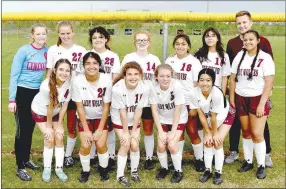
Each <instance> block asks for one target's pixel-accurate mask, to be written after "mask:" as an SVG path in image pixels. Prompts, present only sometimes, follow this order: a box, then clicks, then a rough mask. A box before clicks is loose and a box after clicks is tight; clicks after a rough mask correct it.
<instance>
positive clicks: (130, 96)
mask: <svg viewBox="0 0 286 189" xmlns="http://www.w3.org/2000/svg"><path fill="white" fill-rule="evenodd" d="M149 92H150V85H149V84H146V83H145V82H144V81H142V80H141V81H139V83H138V85H137V87H136V88H135V89H134V90H129V89H127V88H126V85H125V81H124V79H121V80H119V81H118V82H117V83H116V84H115V85H114V86H113V87H112V103H111V111H110V115H111V119H112V122H113V123H114V124H117V125H122V123H121V119H120V109H124V108H125V109H126V112H127V122H128V126H133V119H134V114H135V110H136V108H143V107H146V106H147V105H148V97H149Z"/></svg>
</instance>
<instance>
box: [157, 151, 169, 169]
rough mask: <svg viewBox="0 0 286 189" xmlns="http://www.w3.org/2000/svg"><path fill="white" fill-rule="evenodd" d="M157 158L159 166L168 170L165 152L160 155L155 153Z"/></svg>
mask: <svg viewBox="0 0 286 189" xmlns="http://www.w3.org/2000/svg"><path fill="white" fill-rule="evenodd" d="M157 156H158V159H159V162H160V164H161V167H162V168H165V169H168V157H167V151H165V152H162V153H161V152H158V151H157Z"/></svg>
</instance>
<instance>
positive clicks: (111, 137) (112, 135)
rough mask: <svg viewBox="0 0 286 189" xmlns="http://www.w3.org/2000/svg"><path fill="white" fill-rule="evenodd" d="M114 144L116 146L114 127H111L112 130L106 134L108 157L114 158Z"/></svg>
mask: <svg viewBox="0 0 286 189" xmlns="http://www.w3.org/2000/svg"><path fill="white" fill-rule="evenodd" d="M115 146H116V137H115V132H114V129H112V131H109V132H108V136H107V149H108V154H109V157H110V158H112V159H114V158H115Z"/></svg>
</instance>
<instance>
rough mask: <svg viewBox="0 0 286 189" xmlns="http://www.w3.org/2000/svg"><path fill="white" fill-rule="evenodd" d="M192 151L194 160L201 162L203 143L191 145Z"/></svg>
mask: <svg viewBox="0 0 286 189" xmlns="http://www.w3.org/2000/svg"><path fill="white" fill-rule="evenodd" d="M192 146H193V149H194V155H195V158H196V160H203V156H204V145H203V141H201V143H199V144H192Z"/></svg>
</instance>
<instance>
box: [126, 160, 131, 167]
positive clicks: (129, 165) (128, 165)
mask: <svg viewBox="0 0 286 189" xmlns="http://www.w3.org/2000/svg"><path fill="white" fill-rule="evenodd" d="M126 166H127V168H128V169H129V170H130V169H131V160H130V159H129V158H127V162H126Z"/></svg>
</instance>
